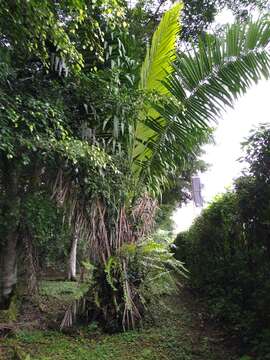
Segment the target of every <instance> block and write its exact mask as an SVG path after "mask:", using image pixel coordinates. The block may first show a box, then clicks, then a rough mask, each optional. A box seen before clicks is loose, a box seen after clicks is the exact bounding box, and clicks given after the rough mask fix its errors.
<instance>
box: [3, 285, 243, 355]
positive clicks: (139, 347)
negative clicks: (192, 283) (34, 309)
mask: <svg viewBox="0 0 270 360" xmlns="http://www.w3.org/2000/svg"><path fill="white" fill-rule="evenodd" d="M84 291H85V287H79V286H78V285H77V284H76V283H73V282H70V283H69V282H58V281H51V282H50V281H46V282H43V283H42V286H41V293H42V296H44V297H50V299H51V300H52V304H53V302H54V301H55V299H57V301H67V300H70V299H71V298H72V299H75V298H77V297H78V296H79V294H81V293H83V292H84ZM151 313H152V316H151V319H149V320H148V322H147V325H146V327H145V328H144V329H140V330H137V331H129V332H126V333H120V334H114V335H106V334H103V333H102V332H101V330H100V329H99V328H98V326H97V324H95V323H91V324H89V325H88V326H84V327H78V328H76V331H75V332H74V333H72V334H69V335H67V334H64V333H61V332H59V331H49V330H27V331H26V330H24V331H22V330H20V331H17V332H16V334H15V335H14V336H10V337H8V338H6V339H2V340H1V339H0V359H1V360H9V359H10V360H11V359H14V353H16V354H17V359H20V360H204V359H205V360H225V359H226V360H230V359H237V358H236V357H231V354H230V352H228V351H227V350H226V349H224V348H223V347H221V346H218V347H217V346H216V345H215V344H213V343H212V342H211V335H209V334H207V332H204V333H202V331H201V329H200V322H199V320H198V319H197V317H196V314H195V315H194V313H193V311H190V309H189V308H188V307H187V306H186V303H185V302H183V301H182V300H181V298H180V297H179V296H176V297H171V298H169V299H166V306H165V307H154V308H153V309H152V311H151ZM153 318H154V319H153ZM1 345H4V346H5V349H6V350H5V355H4V357H2V358H1ZM18 354H19V357H18Z"/></svg>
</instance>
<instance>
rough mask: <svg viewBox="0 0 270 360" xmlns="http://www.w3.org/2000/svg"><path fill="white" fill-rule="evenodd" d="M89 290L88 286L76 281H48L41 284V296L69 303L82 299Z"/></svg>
mask: <svg viewBox="0 0 270 360" xmlns="http://www.w3.org/2000/svg"><path fill="white" fill-rule="evenodd" d="M87 289H88V286H87V284H79V283H76V282H74V281H49V280H47V281H42V282H41V284H40V295H41V296H47V297H50V298H55V299H58V300H64V301H65V302H69V301H73V300H76V299H79V298H80V297H82V296H83V294H84V293H85V292H86V291H87Z"/></svg>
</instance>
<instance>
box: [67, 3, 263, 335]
mask: <svg viewBox="0 0 270 360" xmlns="http://www.w3.org/2000/svg"><path fill="white" fill-rule="evenodd" d="M180 10H181V4H179V3H178V4H176V5H174V6H173V7H172V8H171V9H170V10H169V11H167V12H166V13H165V14H164V16H163V18H162V20H161V22H160V24H159V26H158V28H157V30H156V32H155V33H154V35H153V39H152V44H151V47H149V49H148V50H147V54H146V58H145V61H144V63H143V64H142V68H141V79H140V83H139V89H140V90H142V91H143V92H144V94H145V101H144V103H143V106H142V107H141V108H140V109H139V111H138V120H137V122H136V124H135V127H134V133H133V142H131V143H132V146H131V147H130V149H128V153H129V154H128V155H129V156H127V158H131V162H130V168H129V169H128V171H127V172H128V177H129V179H130V184H129V186H130V187H133V191H132V195H130V192H129V191H127V189H126V188H125V189H120V195H119V197H118V198H117V196H116V194H115V193H114V200H113V201H112V202H113V203H114V204H113V207H112V205H111V204H110V203H108V202H107V200H106V199H104V198H98V199H97V200H96V203H95V204H93V206H92V215H91V219H92V224H91V226H90V228H89V231H90V232H91V248H92V254H93V258H94V259H95V260H96V261H97V262H96V264H97V271H96V273H95V277H96V290H95V299H94V300H93V301H92V302H90V308H91V306H92V308H93V307H98V308H99V310H100V316H101V317H103V320H104V321H105V322H111V321H112V318H115V319H116V321H118V323H119V322H120V325H121V324H122V325H123V327H124V328H128V327H130V326H134V324H135V323H136V321H138V320H139V319H140V310H141V308H142V304H141V303H140V296H139V289H138V285H137V284H135V283H134V282H132V280H130V278H129V276H128V274H129V270H128V266H129V262H128V260H127V258H125V257H123V256H122V255H121V251H122V250H121V249H122V248H123V246H125V245H130V244H135V245H136V244H138V243H140V241H141V239H142V238H143V237H144V236H146V235H147V234H148V233H149V232H150V231H151V225H152V222H153V219H154V214H155V209H156V205H157V200H156V199H157V197H158V194H160V193H161V192H162V189H163V188H164V187H169V186H170V185H171V178H172V177H173V175H174V174H175V173H176V172H179V168H180V169H184V168H185V164H186V162H187V161H188V160H189V158H190V155H191V154H195V155H196V153H197V152H198V151H199V149H200V147H201V145H202V144H203V143H205V142H206V141H207V140H208V139H209V136H210V134H211V131H212V127H213V124H214V123H215V121H216V120H217V119H218V117H219V116H220V113H221V112H222V111H223V110H224V109H225V107H226V106H233V103H234V101H235V99H237V97H238V96H239V95H241V94H243V93H244V92H245V91H246V90H247V89H248V87H249V86H250V85H251V84H252V83H254V82H257V81H258V80H259V79H260V78H262V77H265V78H268V77H269V74H270V55H269V52H268V44H269V40H270V23H269V22H268V21H266V20H258V21H257V22H250V23H247V24H244V25H243V24H234V25H232V26H228V27H227V28H226V29H225V31H224V33H223V35H222V36H221V37H217V36H214V35H206V36H205V37H204V38H203V39H201V40H200V41H199V43H198V44H197V45H194V46H193V48H192V50H190V51H189V52H181V51H180V50H178V48H177V35H178V34H179V31H180V25H179V11H180ZM125 185H127V182H125ZM123 193H124V194H125V195H123ZM131 198H132V200H131ZM115 200H116V201H115ZM114 201H115V202H114ZM112 208H113V209H112ZM138 228H139V230H138ZM97 259H98V260H97ZM116 259H118V260H116ZM91 292H92V293H93V290H91ZM91 292H90V293H91ZM90 293H89V294H90ZM71 313H72V312H69V314H66V317H65V319H66V320H67V319H68V323H70V322H71ZM119 313H120V315H119ZM64 325H65V321H64V322H63V323H62V326H64Z"/></svg>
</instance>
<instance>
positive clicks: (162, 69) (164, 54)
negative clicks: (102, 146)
mask: <svg viewBox="0 0 270 360" xmlns="http://www.w3.org/2000/svg"><path fill="white" fill-rule="evenodd" d="M181 9H182V4H181V3H177V4H175V5H174V6H173V7H172V8H171V9H170V10H168V11H167V12H166V13H165V14H164V15H163V17H162V19H161V21H160V23H159V26H158V28H157V30H156V31H155V33H154V35H153V38H152V43H151V47H150V48H148V49H147V54H146V57H145V60H144V63H143V65H142V68H141V78H140V84H139V89H141V90H143V91H146V92H149V93H151V92H155V93H157V94H159V95H166V94H167V93H168V90H167V88H166V87H165V86H164V85H163V83H162V80H165V78H166V77H167V76H168V74H171V73H172V72H173V67H172V63H173V61H174V60H175V58H176V40H177V35H178V33H179V32H180V22H179V16H180V11H181ZM156 116H158V114H157V113H156V111H155V110H154V109H153V107H151V106H149V105H147V104H146V106H145V108H144V110H143V111H142V112H141V114H140V115H139V121H138V123H137V126H136V133H135V143H134V147H133V154H132V158H133V159H137V161H136V162H133V171H134V172H136V168H137V167H138V162H139V161H140V157H141V154H142V153H143V151H144V150H146V149H145V143H146V141H148V139H150V138H151V137H152V136H153V135H154V134H155V130H153V129H151V128H150V127H149V126H147V125H146V124H145V121H144V120H145V118H148V117H156ZM148 152H151V151H150V150H148Z"/></svg>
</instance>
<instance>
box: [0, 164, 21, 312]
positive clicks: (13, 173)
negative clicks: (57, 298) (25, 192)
mask: <svg viewBox="0 0 270 360" xmlns="http://www.w3.org/2000/svg"><path fill="white" fill-rule="evenodd" d="M4 165H5V166H4V168H3V170H4V171H3V174H4V175H3V197H2V201H1V203H2V204H1V210H2V215H3V219H2V224H1V231H0V233H1V238H0V309H1V310H3V309H8V308H9V305H10V302H11V299H12V295H13V294H14V291H15V287H16V283H17V242H18V224H19V218H20V197H19V196H18V171H17V169H16V166H15V164H12V163H10V162H8V161H5V162H4Z"/></svg>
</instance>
